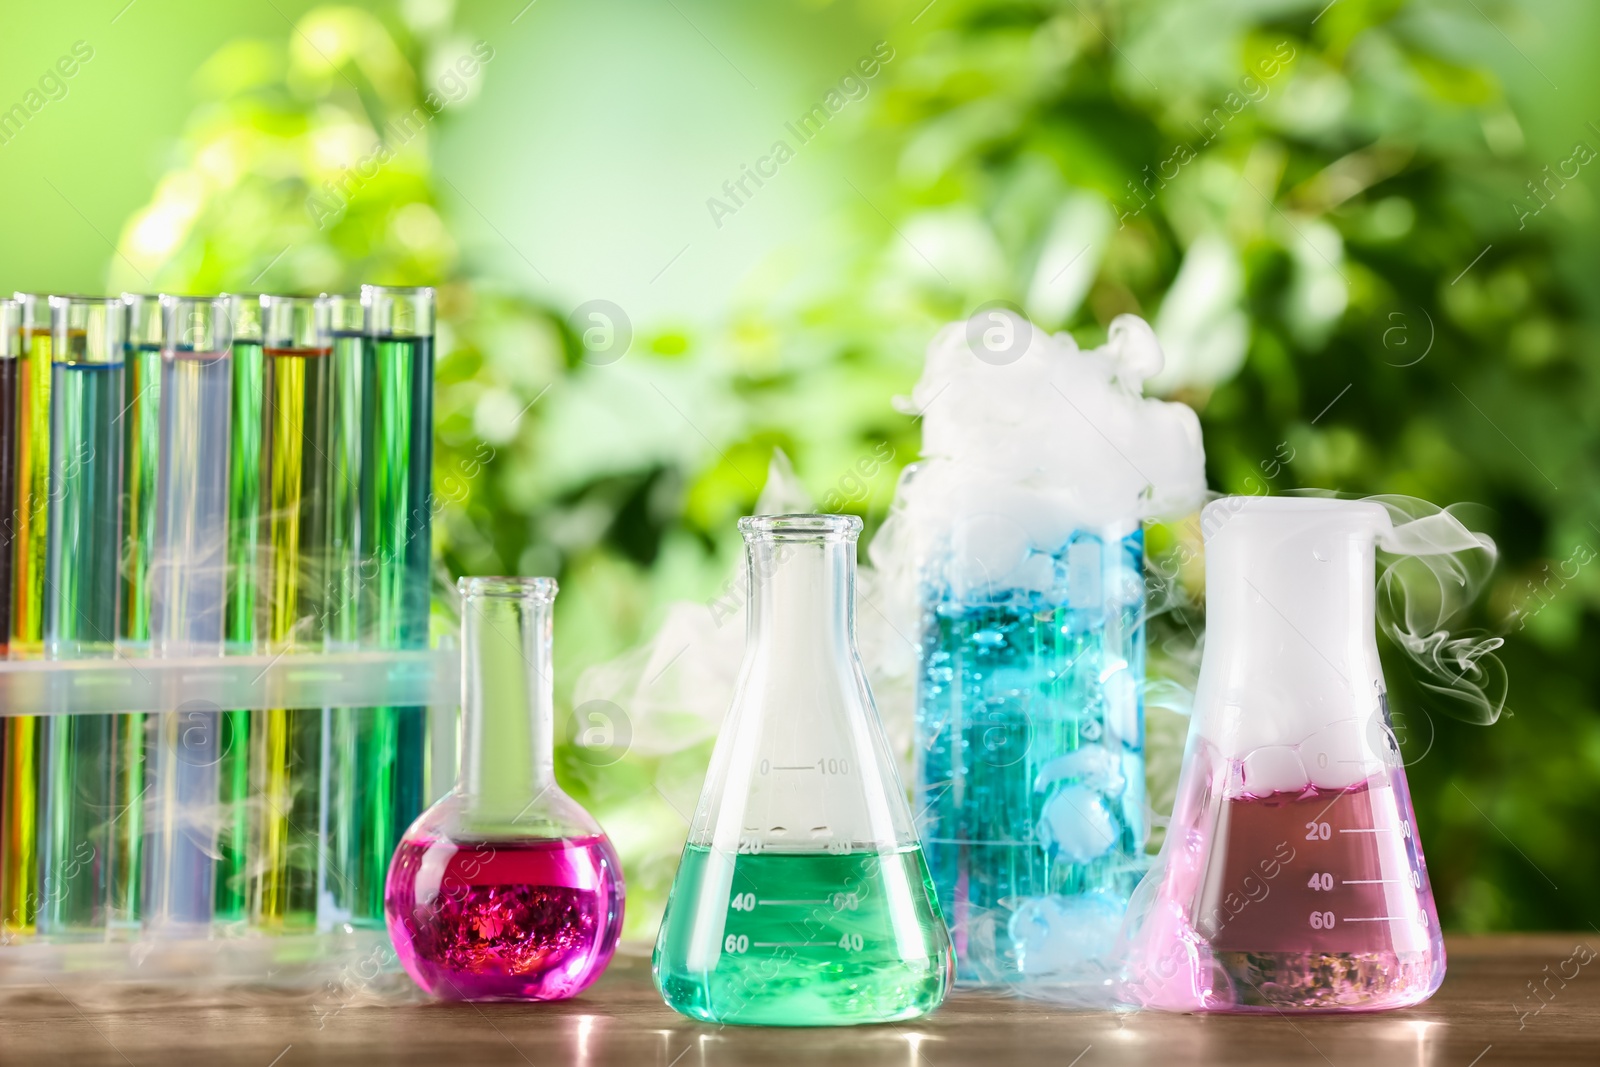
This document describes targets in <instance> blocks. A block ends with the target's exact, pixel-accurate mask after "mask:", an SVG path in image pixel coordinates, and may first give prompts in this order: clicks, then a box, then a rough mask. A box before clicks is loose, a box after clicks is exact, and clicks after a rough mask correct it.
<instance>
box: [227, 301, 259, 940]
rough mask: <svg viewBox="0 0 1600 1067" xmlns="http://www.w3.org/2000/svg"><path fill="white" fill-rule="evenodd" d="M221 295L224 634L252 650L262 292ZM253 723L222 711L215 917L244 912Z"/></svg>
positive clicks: (255, 647) (230, 919)
mask: <svg viewBox="0 0 1600 1067" xmlns="http://www.w3.org/2000/svg"><path fill="white" fill-rule="evenodd" d="M225 296H226V298H227V300H228V305H229V313H230V315H231V317H232V324H231V327H232V328H231V329H230V331H229V333H230V334H231V336H232V339H233V343H232V349H231V354H232V358H231V359H230V362H231V364H232V366H233V385H232V390H233V393H232V404H231V408H232V410H231V412H230V419H229V427H228V568H227V582H228V586H227V608H226V611H227V616H226V623H225V625H224V631H223V640H224V646H225V648H226V649H227V650H228V652H230V653H232V654H235V655H250V654H251V653H254V652H259V651H261V650H262V649H263V648H265V647H266V645H265V639H266V632H267V627H266V620H265V618H264V617H263V608H264V605H265V599H264V598H263V596H262V594H261V590H260V584H261V579H262V577H263V575H262V572H261V567H262V562H263V559H264V552H263V550H262V535H263V533H264V532H265V531H264V530H263V528H262V521H261V510H262V483H261V474H262V462H261V450H262V446H263V445H264V444H265V443H266V436H265V434H264V433H263V431H262V415H263V413H264V411H265V407H266V403H265V402H266V357H265V356H264V355H263V354H262V346H261V341H262V333H261V310H262V309H261V298H260V297H259V296H252V295H244V294H237V293H234V294H225ZM252 724H255V726H254V728H255V729H256V730H257V731H259V730H261V729H262V728H263V727H264V726H265V721H264V718H262V717H260V716H257V715H255V714H254V713H252V712H249V711H243V710H239V709H237V708H235V709H230V710H228V711H225V712H224V713H223V717H222V736H221V738H220V739H219V741H218V748H219V753H220V754H219V756H218V761H217V791H218V797H217V800H218V804H219V805H220V809H219V810H220V813H221V817H220V825H219V827H218V832H217V862H216V878H215V880H216V898H215V912H214V918H215V919H216V921H218V922H225V923H237V922H241V921H243V920H244V919H246V918H247V917H248V915H249V909H250V876H249V869H248V857H249V855H250V832H251V824H252V818H251V816H252V811H251V806H250V751H251V740H250V739H251V736H252V735H251V730H252Z"/></svg>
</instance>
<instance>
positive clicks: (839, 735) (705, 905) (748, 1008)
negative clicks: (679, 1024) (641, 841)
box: [653, 515, 954, 1026]
mask: <svg viewBox="0 0 1600 1067" xmlns="http://www.w3.org/2000/svg"><path fill="white" fill-rule="evenodd" d="M739 530H740V532H741V533H742V534H743V535H744V539H745V546H746V560H747V566H748V569H749V579H750V584H749V588H750V590H751V595H750V608H749V623H748V637H747V640H746V643H745V654H744V662H743V665H742V667H741V670H740V675H739V684H738V688H737V690H736V691H735V694H734V698H733V703H732V705H731V707H730V708H729V711H728V717H727V720H726V721H725V722H724V724H723V727H722V731H721V733H720V735H719V737H718V739H717V745H716V750H715V752H714V753H713V755H712V759H711V767H710V769H709V771H708V772H707V774H706V782H705V788H704V790H703V791H702V792H701V795H700V804H699V807H698V808H697V809H696V810H695V816H694V822H693V823H692V824H691V826H690V830H689V839H688V842H687V844H686V845H685V847H684V851H683V859H682V862H681V864H680V866H679V868H678V874H677V878H676V879H675V880H674V882H673V886H672V894H671V896H670V897H669V898H668V900H667V910H666V915H665V916H664V917H663V919H662V923H661V933H660V936H659V938H658V939H657V941H656V950H655V957H654V961H653V962H654V972H655V979H656V986H657V988H658V989H659V990H660V991H661V995H662V997H663V998H664V999H665V1000H666V1002H667V1004H668V1005H669V1006H670V1007H671V1008H673V1009H674V1010H676V1011H679V1012H681V1013H683V1014H684V1015H687V1016H690V1017H691V1018H695V1019H700V1020H704V1021H708V1022H724V1023H744V1024H756V1025H767V1026H841V1025H848V1024H853V1023H877V1022H890V1021H894V1020H898V1019H910V1018H915V1017H917V1016H920V1015H923V1014H926V1013H927V1012H929V1011H932V1010H933V1009H934V1008H936V1007H938V1006H939V1004H940V1003H941V1002H942V1001H943V1000H944V997H945V993H946V991H947V990H948V989H949V986H950V983H951V981H952V980H953V978H954V973H953V962H952V952H951V946H950V935H949V932H948V930H947V929H946V928H945V924H944V920H943V918H942V917H941V916H940V914H939V910H938V907H937V906H936V905H935V903H934V891H933V884H932V881H931V880H930V878H929V876H928V868H927V864H926V862H925V861H924V860H923V856H922V848H921V846H920V844H919V843H918V841H917V836H916V831H915V829H914V828H913V824H912V820H911V814H910V811H909V809H908V807H907V805H906V799H905V792H904V790H903V788H902V786H901V784H900V777H899V774H898V773H897V772H896V769H895V764H894V759H893V757H892V755H891V754H890V751H889V747H888V743H887V741H886V740H885V738H884V735H883V728H882V724H881V723H880V721H879V719H878V713H877V709H876V708H875V707H874V706H873V703H872V694H871V692H870V691H869V690H868V688H867V683H866V677H865V674H864V673H863V671H862V667H861V661H860V657H859V655H858V654H857V651H856V639H855V568H856V561H855V547H856V538H857V536H858V535H859V534H860V532H861V520H860V519H858V518H855V517H854V516H839V515H782V516H761V517H757V518H746V519H742V520H740V523H739Z"/></svg>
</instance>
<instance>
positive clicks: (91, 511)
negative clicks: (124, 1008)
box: [38, 297, 131, 936]
mask: <svg viewBox="0 0 1600 1067" xmlns="http://www.w3.org/2000/svg"><path fill="white" fill-rule="evenodd" d="M50 312H51V315H50V318H51V333H52V338H51V347H52V357H53V359H52V368H51V370H52V379H53V380H52V381H51V385H50V434H51V439H50V490H49V519H48V526H49V539H48V544H47V549H46V561H45V575H44V587H45V602H44V608H45V611H44V642H45V654H46V655H47V656H48V657H50V658H52V659H81V658H87V657H99V656H110V655H112V654H113V653H114V652H115V648H116V636H117V605H118V601H119V598H120V593H121V589H120V585H121V582H120V578H119V575H118V569H117V565H118V562H119V557H120V555H121V549H122V499H121V497H122V438H121V434H120V432H119V428H118V425H117V416H118V413H119V412H121V410H122V407H123V405H124V404H125V403H126V399H127V398H126V394H125V392H124V384H125V383H124V374H123V370H124V359H125V351H124V346H125V345H126V343H127V336H128V332H127V331H128V318H127V306H126V305H125V304H123V302H122V300H121V299H120V298H109V299H108V298H84V297H52V298H51V300H50ZM116 719H117V716H115V715H52V716H50V717H49V718H48V719H47V720H46V722H45V729H44V745H43V748H44V774H43V783H42V793H43V796H44V805H43V811H42V816H43V817H42V819H41V824H42V832H41V836H42V837H43V841H42V842H41V848H40V853H41V865H42V866H41V871H40V879H39V884H40V897H41V898H42V899H41V901H40V909H39V918H38V927H39V932H40V933H41V934H58V935H65V936H74V935H77V936H82V935H91V934H93V935H101V936H103V934H104V932H105V931H106V929H107V927H108V925H109V924H110V923H111V922H112V921H113V918H114V917H113V914H112V911H111V908H112V904H113V900H112V895H113V887H114V886H115V885H117V884H118V882H119V879H125V878H126V873H125V870H124V865H126V864H127V863H128V862H129V861H130V859H131V851H130V848H129V842H128V841H127V839H126V837H125V836H124V835H123V833H122V830H123V827H119V826H118V823H119V821H120V816H121V815H122V812H121V811H119V810H118V807H117V799H118V796H119V789H118V783H119V780H120V779H121V778H122V777H123V776H125V775H126V774H127V773H128V768H127V767H125V766H124V765H123V764H122V760H121V759H120V753H119V752H118V751H117V747H116V743H115V742H116V730H115V726H116ZM124 903H125V902H124Z"/></svg>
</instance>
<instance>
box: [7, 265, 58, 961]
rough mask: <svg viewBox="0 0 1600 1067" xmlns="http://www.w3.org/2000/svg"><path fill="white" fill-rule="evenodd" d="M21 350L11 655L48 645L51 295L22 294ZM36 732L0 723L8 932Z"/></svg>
mask: <svg viewBox="0 0 1600 1067" xmlns="http://www.w3.org/2000/svg"><path fill="white" fill-rule="evenodd" d="M16 300H17V305H18V324H17V331H16V337H15V348H16V353H17V354H16V357H15V358H16V360H17V365H16V377H17V384H16V390H17V403H16V422H15V423H14V429H15V431H16V453H15V464H16V465H15V468H14V469H15V471H16V500H15V506H14V510H13V512H12V516H13V519H14V522H13V525H12V542H11V612H10V615H11V619H10V623H11V630H10V634H9V638H10V640H9V642H8V649H7V652H8V655H10V656H11V657H12V658H19V657H29V656H37V655H39V654H40V652H41V651H42V650H43V648H44V609H43V606H42V605H43V599H44V564H45V527H46V524H47V522H48V518H49V507H48V504H49V499H50V340H51V339H50V298H49V297H48V296H45V295H43V294H40V293H18V294H17V295H16ZM39 733H40V722H39V719H38V717H37V716H33V715H17V716H11V717H8V718H6V719H5V720H4V722H3V723H0V734H3V735H4V746H3V747H4V751H5V765H4V769H3V774H0V778H3V780H0V813H3V814H0V924H3V927H4V931H5V932H6V933H7V934H17V933H28V932H31V931H32V930H33V929H34V920H35V917H36V914H37V912H38V906H39V892H38V890H39V881H38V879H39V778H40V766H39Z"/></svg>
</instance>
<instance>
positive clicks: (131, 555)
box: [111, 293, 162, 926]
mask: <svg viewBox="0 0 1600 1067" xmlns="http://www.w3.org/2000/svg"><path fill="white" fill-rule="evenodd" d="M122 302H123V303H124V304H126V305H127V307H128V341H127V346H126V349H127V354H126V358H125V359H124V361H123V362H124V371H123V373H124V376H125V385H124V388H125V390H126V395H127V400H126V402H125V403H124V404H123V405H122V408H121V410H120V411H119V412H118V414H117V424H118V428H119V430H120V432H121V435H122V543H123V548H122V561H123V562H122V603H121V606H120V608H119V611H118V616H117V647H118V649H120V650H121V651H122V652H123V654H125V655H130V656H140V655H144V654H146V653H147V652H148V651H149V648H150V553H151V551H152V546H153V545H154V543H155V517H156V510H155V494H156V468H157V461H156V460H157V454H158V452H159V449H160V440H161V422H160V411H161V335H162V322H161V298H160V297H158V296H153V295H149V294H146V293H123V294H122ZM145 730H146V719H145V716H144V714H142V713H140V712H130V713H128V714H125V715H119V716H117V718H116V720H115V722H114V723H113V726H112V732H113V739H112V744H114V745H115V746H116V750H117V752H118V765H119V766H120V767H121V768H123V770H124V773H122V774H121V775H119V776H118V780H117V783H116V785H117V787H118V795H117V798H116V805H117V810H118V811H120V812H121V815H120V817H119V820H118V830H119V835H118V836H119V839H121V840H123V841H125V842H126V843H127V847H128V850H129V857H128V858H129V861H128V862H127V863H125V864H119V865H118V866H117V882H116V884H115V885H113V886H112V888H111V896H112V920H111V921H112V923H113V924H114V925H118V926H123V925H130V926H131V925H132V924H133V923H134V922H135V921H136V920H137V918H138V910H139V908H138V904H139V896H140V892H141V889H142V886H141V884H140V878H141V874H140V872H141V870H142V866H143V847H144V840H145V837H144V814H145V808H146V806H147V805H146V803H145V798H146V797H147V796H148V793H147V792H146V789H145V782H144V768H145V755H146V753H145V740H146V738H145Z"/></svg>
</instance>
